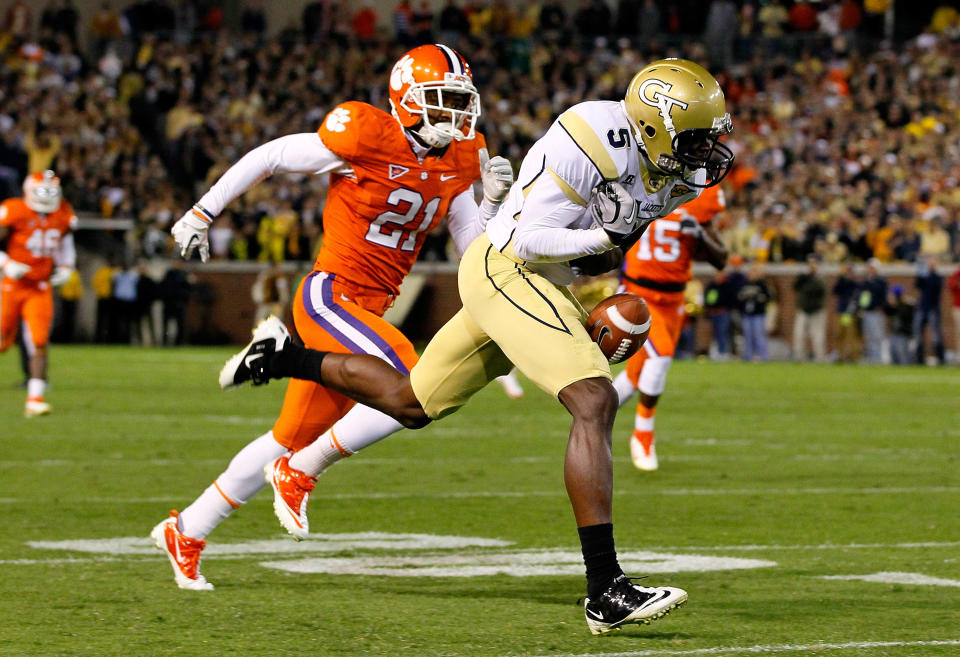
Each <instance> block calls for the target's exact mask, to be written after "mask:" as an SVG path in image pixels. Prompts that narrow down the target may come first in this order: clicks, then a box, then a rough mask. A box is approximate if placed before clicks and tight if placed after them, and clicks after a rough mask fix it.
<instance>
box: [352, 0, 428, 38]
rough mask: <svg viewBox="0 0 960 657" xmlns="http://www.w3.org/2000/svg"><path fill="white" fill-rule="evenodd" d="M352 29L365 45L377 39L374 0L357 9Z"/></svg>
mask: <svg viewBox="0 0 960 657" xmlns="http://www.w3.org/2000/svg"><path fill="white" fill-rule="evenodd" d="M441 19H442V17H441ZM350 29H351V30H352V31H353V36H354V38H356V39H357V41H358V42H359V43H360V44H361V45H363V46H369V45H370V44H371V43H372V42H373V40H374V39H376V37H377V12H376V10H375V9H374V7H373V3H372V2H370V1H369V0H366V1H365V2H364V3H363V5H362V6H361V7H360V9H358V10H357V12H356V13H355V14H354V15H353V18H352V19H351V20H350Z"/></svg>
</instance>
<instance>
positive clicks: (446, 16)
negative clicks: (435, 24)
mask: <svg viewBox="0 0 960 657" xmlns="http://www.w3.org/2000/svg"><path fill="white" fill-rule="evenodd" d="M457 1H458V0H447V3H446V4H445V5H444V6H443V9H442V10H441V11H440V23H439V27H440V38H441V39H442V40H443V42H444V43H445V44H448V45H450V46H455V45H456V44H457V42H458V41H459V40H460V38H461V37H463V36H464V35H466V34H468V33H469V32H470V21H469V20H467V15H466V14H465V13H464V11H463V9H461V8H460V7H459V6H458V5H457Z"/></svg>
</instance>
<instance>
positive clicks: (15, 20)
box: [3, 0, 33, 39]
mask: <svg viewBox="0 0 960 657" xmlns="http://www.w3.org/2000/svg"><path fill="white" fill-rule="evenodd" d="M32 28H33V11H32V10H31V9H30V5H28V4H27V3H26V2H23V0H16V2H14V3H12V4H11V5H10V6H9V7H7V13H6V14H5V15H4V18H3V31H4V32H7V33H9V34H10V35H12V36H15V37H18V38H20V39H25V38H27V37H28V36H29V35H30V30H31V29H32Z"/></svg>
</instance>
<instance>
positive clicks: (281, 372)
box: [263, 342, 329, 383]
mask: <svg viewBox="0 0 960 657" xmlns="http://www.w3.org/2000/svg"><path fill="white" fill-rule="evenodd" d="M328 353H329V352H327V351H314V350H313V349H307V348H305V347H302V346H300V345H298V344H294V343H293V342H291V343H289V344H287V345H284V347H283V350H282V351H278V352H275V353H272V354H270V355H268V356H266V357H265V358H264V359H263V361H264V363H263V373H264V374H265V375H266V376H267V377H269V378H271V379H282V378H284V377H289V378H293V379H303V380H304V381H315V382H317V383H323V378H322V377H321V376H320V364H321V363H322V362H323V358H324V356H326V355H327V354H328Z"/></svg>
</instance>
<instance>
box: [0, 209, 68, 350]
mask: <svg viewBox="0 0 960 657" xmlns="http://www.w3.org/2000/svg"><path fill="white" fill-rule="evenodd" d="M76 221H77V217H76V215H75V214H74V212H73V208H72V207H71V206H70V204H69V203H68V202H67V201H60V205H59V207H57V209H56V210H55V211H53V212H51V213H49V214H43V213H39V212H36V211H34V210H31V209H30V208H29V207H28V206H27V204H26V202H25V201H24V199H22V198H12V199H7V200H6V201H4V202H3V203H0V226H3V227H6V228H7V229H8V230H9V234H8V237H7V240H6V245H5V248H4V245H0V248H4V250H5V251H6V254H7V256H8V257H9V259H10V260H13V261H16V262H19V263H22V264H24V265H27V266H29V267H30V269H29V271H27V272H26V273H25V274H24V275H23V276H22V277H21V278H19V279H16V280H14V279H12V278H10V277H8V276H4V277H3V280H2V282H0V351H6V350H7V349H9V348H10V346H11V345H12V344H13V343H14V342H15V340H16V337H17V330H18V329H19V328H20V325H21V322H22V324H23V331H24V333H23V336H24V341H25V343H26V345H27V349H28V351H29V352H31V353H32V351H33V350H34V349H35V348H36V347H45V346H46V345H47V342H48V341H49V338H50V326H51V323H52V322H53V288H52V286H51V284H50V275H51V274H52V273H53V269H54V266H55V265H56V264H57V262H55V260H56V258H57V257H58V256H59V254H60V253H61V242H63V241H64V237H65V236H67V235H69V234H70V231H71V230H72V229H73V227H74V226H75V225H76ZM71 251H72V249H71ZM71 264H72V263H71Z"/></svg>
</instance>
